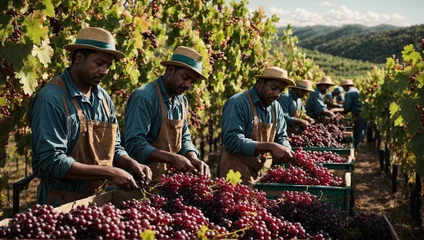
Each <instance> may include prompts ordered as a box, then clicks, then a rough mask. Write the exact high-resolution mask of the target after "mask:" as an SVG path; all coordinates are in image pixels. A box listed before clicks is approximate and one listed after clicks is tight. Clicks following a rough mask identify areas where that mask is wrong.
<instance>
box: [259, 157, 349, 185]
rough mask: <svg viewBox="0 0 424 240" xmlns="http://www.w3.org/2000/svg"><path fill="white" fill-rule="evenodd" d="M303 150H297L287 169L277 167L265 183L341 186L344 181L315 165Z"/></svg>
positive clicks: (264, 178) (266, 177)
mask: <svg viewBox="0 0 424 240" xmlns="http://www.w3.org/2000/svg"><path fill="white" fill-rule="evenodd" d="M310 155H312V154H308V153H306V152H305V151H303V150H300V149H299V150H297V151H296V152H295V153H294V156H293V158H292V159H291V160H290V162H289V163H288V165H287V167H283V166H280V165H276V166H274V167H272V168H271V169H269V170H268V172H267V173H266V174H265V175H264V176H263V177H262V178H261V182H263V183H291V184H297V185H323V186H341V185H342V184H343V181H342V179H341V178H340V177H337V176H334V175H333V174H332V173H330V172H329V171H328V169H327V168H325V167H323V166H322V165H321V164H316V163H315V158H310V157H309V156H310Z"/></svg>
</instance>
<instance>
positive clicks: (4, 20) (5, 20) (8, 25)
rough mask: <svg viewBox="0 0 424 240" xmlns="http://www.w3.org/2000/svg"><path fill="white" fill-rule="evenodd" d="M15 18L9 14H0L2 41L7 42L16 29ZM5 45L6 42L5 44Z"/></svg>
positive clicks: (0, 38) (0, 39) (0, 35)
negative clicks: (14, 25) (13, 22)
mask: <svg viewBox="0 0 424 240" xmlns="http://www.w3.org/2000/svg"><path fill="white" fill-rule="evenodd" d="M12 21H13V18H12V16H9V15H7V14H0V42H1V43H4V42H6V40H7V38H8V37H9V35H11V34H12V33H13V31H14V29H13V24H12ZM3 45H4V44H3Z"/></svg>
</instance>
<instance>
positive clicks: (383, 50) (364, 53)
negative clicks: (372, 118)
mask: <svg viewBox="0 0 424 240" xmlns="http://www.w3.org/2000/svg"><path fill="white" fill-rule="evenodd" d="M293 34H294V35H297V36H298V38H299V46H300V47H303V48H306V49H310V50H318V51H320V52H323V53H328V54H331V55H334V56H341V57H345V58H350V59H357V60H363V61H370V62H375V63H385V61H386V58H387V57H390V56H392V55H393V54H395V55H396V56H400V55H401V51H402V48H403V46H405V45H407V44H414V46H415V48H416V49H419V46H420V45H421V39H422V38H424V25H416V26H411V27H395V26H391V25H379V26H376V27H367V26H363V25H346V26H343V27H327V26H312V27H293Z"/></svg>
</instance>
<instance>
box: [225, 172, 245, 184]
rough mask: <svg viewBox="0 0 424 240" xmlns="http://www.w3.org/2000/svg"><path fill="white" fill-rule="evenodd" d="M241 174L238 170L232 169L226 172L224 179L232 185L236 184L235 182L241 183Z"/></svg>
mask: <svg viewBox="0 0 424 240" xmlns="http://www.w3.org/2000/svg"><path fill="white" fill-rule="evenodd" d="M240 178H241V174H240V172H239V171H237V172H234V171H233V170H232V169H231V170H230V171H229V172H228V173H227V176H226V178H225V180H226V181H227V182H229V183H231V184H233V185H234V186H235V185H237V183H241V182H242V181H241V179H240Z"/></svg>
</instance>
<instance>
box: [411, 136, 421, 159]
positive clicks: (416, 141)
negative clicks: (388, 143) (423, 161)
mask: <svg viewBox="0 0 424 240" xmlns="http://www.w3.org/2000/svg"><path fill="white" fill-rule="evenodd" d="M423 143H424V134H416V135H415V136H413V137H412V138H411V140H410V146H411V151H412V153H414V155H415V156H417V157H419V156H421V157H422V156H424V147H423Z"/></svg>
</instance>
